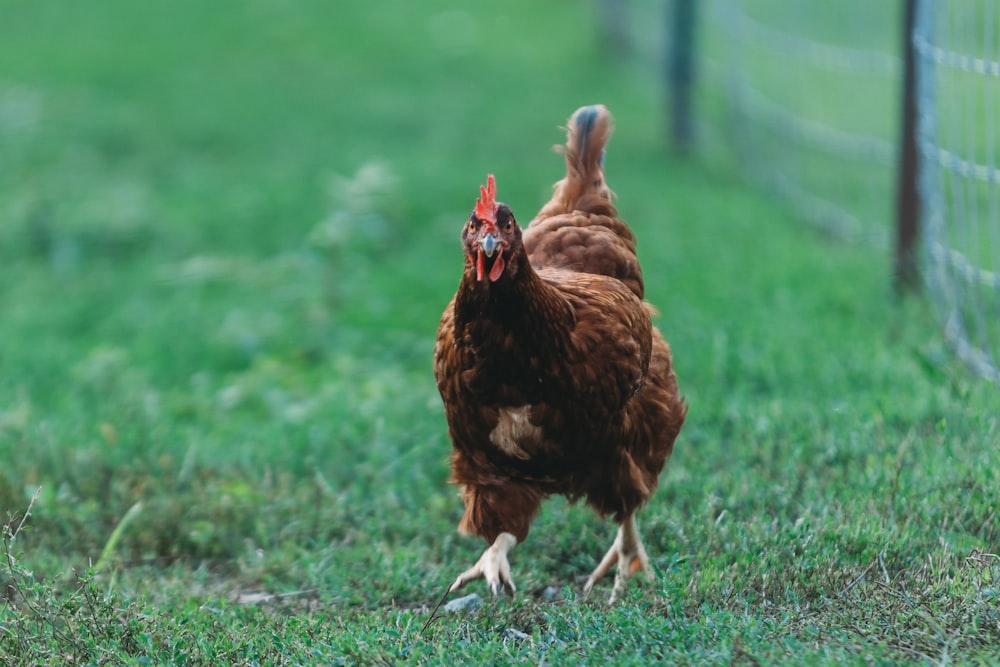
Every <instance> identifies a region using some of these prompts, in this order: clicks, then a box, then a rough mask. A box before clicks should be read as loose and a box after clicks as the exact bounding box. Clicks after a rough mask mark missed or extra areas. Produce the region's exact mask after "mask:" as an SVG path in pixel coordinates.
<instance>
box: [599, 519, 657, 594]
mask: <svg viewBox="0 0 1000 667" xmlns="http://www.w3.org/2000/svg"><path fill="white" fill-rule="evenodd" d="M615 563H618V573H617V574H616V575H615V587H614V588H613V589H612V591H611V598H610V599H609V600H608V602H609V603H611V604H614V602H615V600H617V599H618V596H619V595H621V594H622V592H623V591H624V590H625V584H626V583H628V580H629V578H630V577H631V576H632V575H633V574H635V573H636V572H639V571H640V570H642V571H644V572H645V573H646V577H647V578H648V579H649V580H650V581H652V580H653V570H652V569H651V568H650V566H649V555H647V554H646V547H644V546H643V545H642V540H641V539H640V538H639V530H638V528H637V527H636V525H635V517H634V516H629V517H628V518H626V519H625V520H624V521H622V524H621V525H620V526H618V535H617V536H616V537H615V541H614V543H613V544H612V545H611V548H610V549H608V552H607V553H606V554H604V558H602V559H601V562H600V564H598V566H597V568H595V569H594V571H593V573H591V575H590V577H589V578H588V579H587V583H586V584H585V585H584V587H583V592H584V594H586V595H589V594H590V591H592V590H593V588H594V584H596V583H597V582H598V581H600V580H601V579H602V578H604V575H606V574H607V573H608V571H609V570H610V569H611V566H612V565H614V564H615Z"/></svg>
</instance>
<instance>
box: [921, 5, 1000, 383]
mask: <svg viewBox="0 0 1000 667" xmlns="http://www.w3.org/2000/svg"><path fill="white" fill-rule="evenodd" d="M913 46H914V49H915V51H916V54H917V58H918V60H919V66H918V68H917V72H918V76H917V91H918V97H919V99H920V106H921V108H922V109H924V113H922V114H921V121H920V125H919V142H920V153H921V163H922V174H921V191H922V199H923V203H924V208H923V210H924V216H923V218H924V225H925V240H926V247H927V253H926V255H927V257H926V275H927V284H928V286H929V291H930V293H931V295H932V297H933V298H934V300H935V302H936V303H937V305H938V309H939V312H940V313H941V315H942V318H943V320H944V332H945V337H946V338H947V340H948V342H949V343H950V344H951V345H952V347H953V348H954V349H955V351H956V352H957V354H958V355H959V357H961V359H962V360H963V361H965V362H966V363H967V364H968V365H969V366H971V367H972V368H973V369H974V370H975V371H976V372H977V373H979V374H981V375H983V376H984V377H987V378H990V379H991V380H992V381H993V382H995V383H997V384H1000V368H998V364H997V360H998V359H1000V169H998V164H997V156H998V154H1000V2H997V0H977V1H971V0H965V1H964V2H955V1H952V2H929V1H928V0H919V1H918V3H917V24H916V28H915V30H914V35H913Z"/></svg>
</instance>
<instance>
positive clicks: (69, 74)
mask: <svg viewBox="0 0 1000 667" xmlns="http://www.w3.org/2000/svg"><path fill="white" fill-rule="evenodd" d="M642 11H646V12H649V14H648V15H651V16H655V15H656V14H655V11H656V10H654V9H653V8H652V7H651V6H650V7H645V8H644V9H642ZM0 13H2V15H3V16H4V20H3V21H2V22H0V42H2V43H3V44H4V49H3V51H4V58H3V60H2V63H0V307H2V312H3V320H2V321H3V326H2V327H0V350H2V353H0V378H3V380H2V382H0V461H2V462H3V463H2V465H0V512H4V513H6V514H7V515H8V516H11V517H13V520H12V521H11V522H10V525H9V527H8V530H7V532H6V534H5V539H4V542H3V546H4V556H5V557H6V558H5V561H4V563H5V564H4V565H2V566H0V584H3V586H2V589H0V590H3V591H4V592H3V594H2V595H3V598H2V600H0V663H2V664H32V665H34V664H65V663H67V662H78V663H85V664H209V663H210V664H226V663H233V664H243V663H246V664H254V663H259V664H275V663H282V662H284V663H289V664H294V663H313V664H315V663H320V664H372V663H376V664H377V663H387V664H394V663H403V662H414V663H426V664H488V663H508V662H510V663H526V664H539V663H542V662H545V663H547V664H578V663H580V664H593V663H608V664H650V661H651V660H656V659H659V660H668V661H672V662H679V663H704V664H719V663H734V664H738V663H744V664H754V663H759V664H772V663H799V664H832V663H841V662H846V663H869V662H876V663H886V664H888V663H897V662H910V661H912V662H917V663H920V662H958V663H972V664H974V663H992V662H995V661H996V658H995V657H993V656H994V651H995V649H994V648H993V647H994V645H995V644H996V642H998V641H1000V611H998V609H1000V604H998V599H997V591H998V589H1000V588H998V587H1000V564H998V561H997V558H996V556H993V555H992V554H997V553H1000V523H998V521H1000V519H998V517H997V507H996V494H997V489H998V486H1000V477H998V473H997V470H1000V459H998V454H997V444H998V441H1000V427H998V417H997V415H998V414H1000V396H998V394H997V392H996V389H995V388H994V387H991V386H988V385H987V384H985V383H982V382H978V381H976V380H975V379H974V378H971V377H969V376H967V375H966V374H965V373H964V371H962V370H961V368H960V367H959V365H958V364H956V363H955V362H954V361H952V360H951V358H950V357H949V356H948V354H947V352H945V351H944V346H943V343H942V342H941V339H940V336H939V334H938V332H937V329H936V325H935V320H934V318H933V316H932V314H931V313H930V309H929V308H928V307H927V306H925V305H924V304H922V303H920V302H919V301H914V302H910V303H907V304H903V305H902V306H897V305H895V304H894V303H893V301H892V299H891V293H890V289H889V281H888V272H889V266H888V261H887V258H886V257H883V256H882V255H881V254H880V253H879V252H877V251H875V250H872V249H871V248H869V247H864V246H854V245H846V244H836V243H831V242H829V241H828V240H826V239H824V238H822V237H820V236H817V235H815V234H814V233H811V232H809V231H808V230H806V229H803V228H802V226H801V225H800V223H799V221H797V220H796V219H795V218H794V216H793V215H792V214H791V213H789V212H788V210H787V209H786V208H785V207H784V206H783V205H782V203H781V202H779V201H775V200H774V198H772V197H769V196H767V195H765V194H761V193H760V192H758V191H756V190H754V189H752V188H750V187H749V186H747V185H746V184H745V183H744V182H743V181H742V180H741V178H740V176H739V174H740V172H739V170H738V169H737V168H736V166H735V165H733V164H732V163H731V161H730V159H729V157H728V154H727V153H725V152H723V151H717V152H713V151H714V149H712V150H710V151H708V152H706V153H703V154H701V155H699V156H698V157H697V158H695V159H690V160H682V159H679V158H677V157H675V156H672V155H671V154H670V153H669V152H668V151H667V150H666V149H665V148H664V147H663V140H662V137H661V131H662V126H663V118H662V108H661V99H660V98H661V95H660V92H659V89H658V85H659V84H658V82H657V80H656V79H654V78H652V74H651V70H650V67H649V63H648V62H635V61H633V60H628V59H626V60H611V59H609V58H608V57H607V56H606V54H605V53H604V52H603V50H602V49H601V47H600V38H599V30H598V27H597V25H596V23H595V18H594V15H593V11H592V8H591V7H590V6H589V5H581V4H579V3H571V2H569V1H568V0H560V1H558V2H552V3H529V2H523V1H519V2H515V3H507V4H504V5H502V6H490V7H484V8H477V9H471V8H468V9H461V10H460V9H457V8H456V7H453V6H449V5H448V3H443V2H434V3H407V2H390V3H383V4H382V5H380V6H379V10H378V11H375V10H373V9H370V8H365V7H362V6H361V3H351V4H347V5H345V4H344V3H337V5H336V6H334V5H330V4H324V3H319V2H307V1H305V0H303V1H301V2H293V3H279V2H269V1H266V0H261V1H257V2H252V3H248V4H245V5H240V6H238V7H237V6H236V5H230V6H227V7H223V6H221V5H220V6H218V7H216V6H215V5H212V6H211V7H209V6H208V5H204V3H196V2H181V3H171V5H170V7H169V8H167V7H165V6H164V7H161V8H154V7H151V6H150V7H147V6H145V5H142V6H140V5H138V4H135V3H127V2H124V1H117V2H108V3H104V4H102V5H100V6H99V7H98V6H93V5H91V6H84V5H80V6H75V5H74V6H70V5H66V4H65V3H55V2H48V1H41V2H35V3H13V2H7V1H6V0H4V1H3V2H0ZM656 25H659V24H658V23H657V24H656ZM648 29H649V30H652V28H648ZM594 101H602V102H604V103H605V104H607V105H608V106H609V107H610V108H611V109H612V111H613V112H615V114H616V118H617V123H618V131H617V133H616V135H615V137H614V139H613V143H612V146H611V149H610V151H609V154H608V169H609V178H610V180H611V184H612V187H613V188H614V189H615V190H616V192H617V193H618V195H619V207H620V210H621V212H622V214H623V215H624V217H625V218H626V219H627V220H629V221H630V222H631V224H632V225H633V227H634V229H635V231H636V233H637V235H638V237H639V239H640V255H641V259H642V261H643V265H644V269H645V271H646V279H647V285H648V295H649V298H650V299H651V300H652V301H653V302H654V303H655V304H656V305H657V306H658V308H659V309H660V311H661V313H662V315H661V316H660V318H659V324H660V326H661V328H662V329H663V330H664V332H665V334H666V335H667V337H668V338H669V339H670V341H671V344H672V346H673V349H674V352H675V356H676V363H677V368H678V372H679V375H680V380H681V386H682V389H683V391H684V393H685V395H686V397H687V399H688V402H689V404H690V406H691V409H690V414H689V418H688V423H687V424H686V426H685V429H684V431H683V433H682V435H681V438H680V440H679V442H678V444H677V448H676V452H675V455H674V458H673V459H672V460H671V461H670V462H669V464H668V468H667V470H666V471H665V472H664V475H663V478H662V483H661V488H660V490H659V491H658V492H657V493H656V495H655V496H654V497H653V499H652V500H651V501H650V503H649V505H648V506H647V507H646V508H645V509H644V510H643V512H642V514H641V516H640V528H641V529H642V530H643V534H644V537H645V541H646V546H647V547H648V549H649V551H650V553H651V555H652V557H653V563H654V566H655V568H656V571H657V575H656V580H655V582H654V583H652V584H647V585H636V586H634V587H633V588H631V589H630V591H629V592H628V594H627V595H626V596H625V598H624V600H623V601H621V603H620V604H618V605H617V606H616V607H614V608H610V609H609V608H608V607H607V606H606V604H605V603H604V602H603V600H604V598H605V597H606V595H607V592H608V590H607V588H606V587H604V588H601V590H600V594H599V595H596V596H594V597H593V598H592V599H589V600H583V599H581V598H580V596H579V587H580V584H581V582H582V578H583V576H585V575H586V574H587V573H588V572H589V571H590V569H591V568H592V567H593V566H594V564H595V562H596V559H597V557H598V556H599V555H600V554H602V553H603V551H604V549H605V548H606V547H607V546H608V543H609V541H610V540H611V539H612V537H613V533H614V527H613V526H611V525H609V524H606V523H602V522H601V521H600V520H598V519H597V518H596V517H595V516H594V515H593V514H592V513H590V512H589V511H588V510H586V509H585V508H582V507H573V506H570V505H568V504H566V503H565V502H563V501H562V500H560V499H554V500H552V501H550V502H549V503H548V504H546V506H545V507H544V509H543V513H542V515H541V516H540V517H539V519H538V521H537V522H536V523H535V525H534V527H533V530H532V535H531V538H530V539H529V540H528V542H527V543H525V544H523V545H520V546H518V548H517V549H516V550H515V552H514V553H513V557H512V565H513V568H514V577H515V580H516V581H517V583H518V587H519V591H521V592H520V594H519V596H518V597H517V599H516V600H514V601H510V600H506V599H504V600H490V599H485V600H484V601H483V604H482V605H481V606H480V607H479V608H478V609H475V610H473V611H469V612H464V613H457V614H450V615H447V616H445V617H443V618H441V619H440V620H437V621H435V622H434V623H433V624H432V625H431V626H430V627H429V628H428V629H427V631H426V632H423V633H422V632H421V631H420V629H421V626H422V625H423V624H424V622H425V621H426V620H427V615H428V612H429V608H430V607H431V606H433V604H434V603H435V602H436V600H437V599H438V597H439V596H440V594H441V591H442V586H443V585H444V584H445V583H446V582H448V581H450V580H451V579H452V578H453V577H454V576H455V575H456V574H457V572H458V571H459V570H460V569H464V568H465V567H467V566H468V565H470V564H471V563H472V562H473V560H474V559H475V558H476V557H478V555H479V552H480V550H481V549H482V547H483V545H482V544H481V543H479V542H477V541H476V540H472V539H468V538H463V537H460V536H458V535H457V534H456V533H455V525H456V523H457V520H458V517H459V516H460V512H461V508H460V502H459V500H458V498H457V497H456V494H455V490H454V489H453V488H451V487H449V486H448V485H447V483H446V479H447V474H448V471H447V456H448V453H449V450H450V444H449V443H448V440H447V436H446V430H445V424H444V416H443V410H442V409H441V406H440V401H439V398H438V397H437V394H436V389H435V387H434V382H433V378H432V376H431V369H430V355H431V349H432V345H433V338H434V334H435V331H436V326H437V320H438V317H439V315H440V312H441V310H442V309H443V307H444V305H445V303H446V302H447V301H448V299H449V298H450V296H451V294H452V293H453V291H454V288H455V286H456V285H457V282H458V277H459V274H460V271H461V263H462V259H461V255H460V249H459V245H458V241H457V238H458V233H459V229H460V227H461V224H462V222H463V221H464V219H465V216H466V215H467V212H468V210H469V207H470V206H471V205H472V203H473V201H474V198H475V196H476V192H477V186H478V185H479V183H480V182H482V179H483V177H484V176H485V174H486V173H487V172H488V171H492V172H494V173H496V174H497V178H498V183H499V187H500V190H501V197H502V198H503V199H504V200H505V201H507V202H508V203H510V204H511V205H512V206H513V207H514V210H515V212H518V213H519V217H520V218H521V219H525V218H530V216H531V215H532V214H533V213H534V211H535V210H536V208H537V206H538V205H539V204H540V203H542V202H543V201H544V200H545V199H546V197H547V194H548V192H549V184H550V183H552V182H554V181H555V180H557V179H558V178H559V177H560V176H561V173H560V166H561V164H560V163H561V161H560V159H559V157H558V156H556V155H554V154H553V153H552V152H551V150H550V146H551V145H552V144H554V143H558V142H560V141H561V135H560V133H559V131H558V129H557V126H558V125H560V124H562V123H563V122H565V119H566V118H567V117H568V115H569V114H570V113H571V112H572V111H573V109H575V108H576V107H577V106H579V105H581V104H585V103H589V102H594ZM835 177H836V174H831V178H835ZM39 488H40V489H41V490H40V491H38V489H39ZM36 492H37V493H38V496H37V499H36V500H35V501H34V504H33V506H31V515H30V517H29V518H28V519H27V521H26V522H25V524H24V528H23V529H22V530H20V531H18V527H19V525H20V516H21V515H22V514H23V513H24V512H25V511H26V510H27V509H28V507H29V505H30V504H31V502H32V498H33V496H35V494H36ZM126 517H127V519H126ZM97 565H99V567H96V568H95V566H97ZM92 570H94V571H92ZM470 592H477V593H479V594H480V595H483V596H484V597H485V591H484V589H483V587H482V586H481V585H475V584H474V585H472V586H471V588H470ZM513 630H517V631H520V633H524V634H523V635H522V634H517V633H515V632H512V631H513ZM524 635H527V638H524Z"/></svg>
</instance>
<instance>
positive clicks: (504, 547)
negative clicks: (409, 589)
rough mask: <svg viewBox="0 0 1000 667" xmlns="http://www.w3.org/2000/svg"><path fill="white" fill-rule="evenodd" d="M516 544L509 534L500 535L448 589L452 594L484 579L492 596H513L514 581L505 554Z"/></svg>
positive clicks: (515, 539)
mask: <svg viewBox="0 0 1000 667" xmlns="http://www.w3.org/2000/svg"><path fill="white" fill-rule="evenodd" d="M516 544H517V538H516V537H514V536H513V535H511V534H510V533H500V534H499V535H497V538H496V540H494V541H493V544H492V545H490V547H489V548H487V549H486V551H484V552H483V555H482V556H480V557H479V560H478V561H476V564H475V565H473V566H472V567H470V568H469V569H468V570H466V571H465V572H463V573H462V574H460V575H458V578H457V579H455V583H453V584H452V585H451V587H450V588H449V589H448V592H449V593H453V592H454V591H457V590H458V589H460V588H462V586H465V585H466V584H467V583H469V582H470V581H475V580H476V579H485V580H486V585H487V586H489V588H490V592H491V593H492V594H493V595H500V594H501V593H510V594H511V595H514V592H515V590H516V588H515V586H514V580H513V579H512V578H511V576H510V563H509V562H508V561H507V553H508V552H509V551H510V550H511V549H513V548H514V545H516Z"/></svg>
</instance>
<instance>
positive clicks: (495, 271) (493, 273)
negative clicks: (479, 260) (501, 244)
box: [480, 253, 504, 283]
mask: <svg viewBox="0 0 1000 667" xmlns="http://www.w3.org/2000/svg"><path fill="white" fill-rule="evenodd" d="M480 257H482V255H480ZM503 267H504V261H503V253H500V254H498V255H497V261H495V262H493V268H492V269H490V282H491V283H495V282H496V281H497V279H498V278H500V274H501V273H503ZM480 280H482V278H480Z"/></svg>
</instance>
